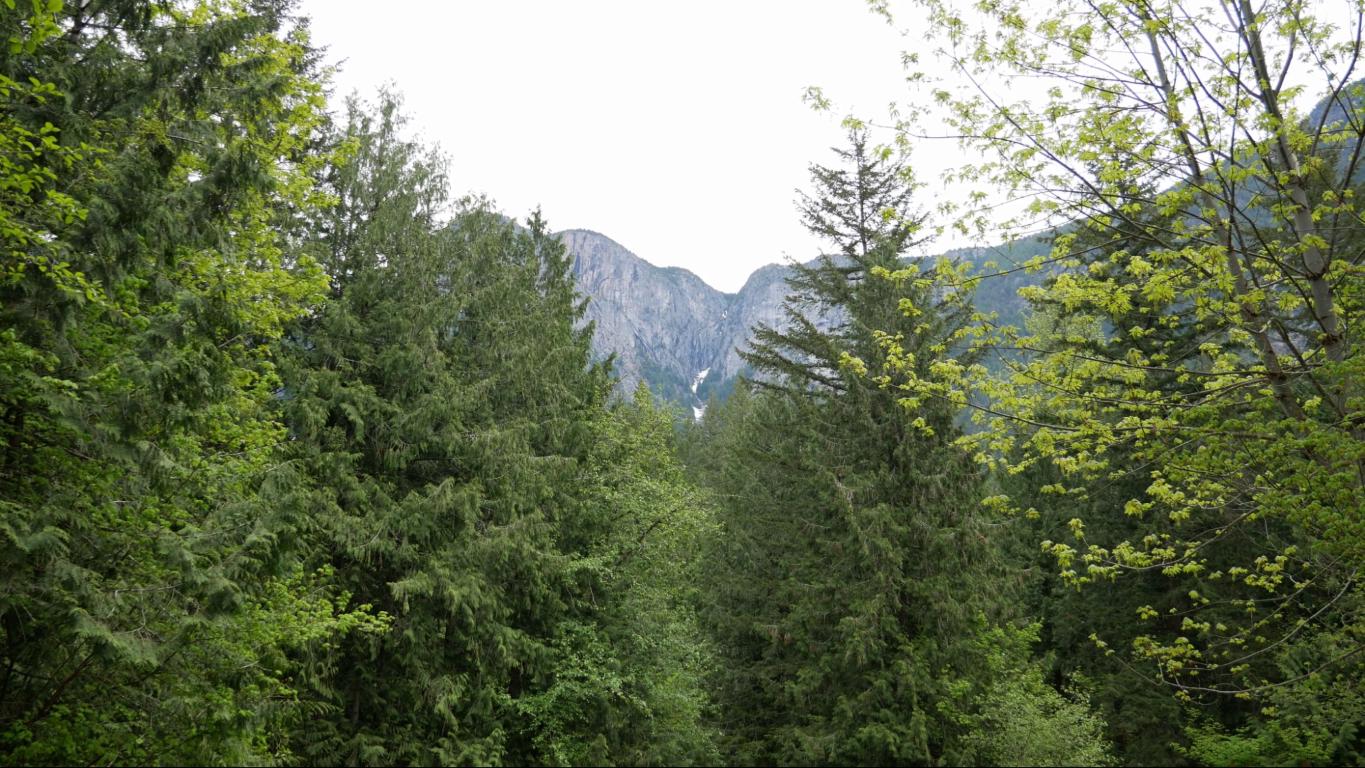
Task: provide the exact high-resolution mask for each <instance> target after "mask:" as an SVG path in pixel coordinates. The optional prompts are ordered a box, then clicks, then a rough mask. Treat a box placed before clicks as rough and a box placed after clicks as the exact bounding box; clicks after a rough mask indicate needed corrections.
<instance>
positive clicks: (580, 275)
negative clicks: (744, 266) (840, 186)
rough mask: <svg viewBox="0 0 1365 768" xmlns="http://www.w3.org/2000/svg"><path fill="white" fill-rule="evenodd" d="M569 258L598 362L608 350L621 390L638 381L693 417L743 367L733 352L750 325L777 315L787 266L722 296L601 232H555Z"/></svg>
mask: <svg viewBox="0 0 1365 768" xmlns="http://www.w3.org/2000/svg"><path fill="white" fill-rule="evenodd" d="M559 237H560V239H562V240H563V241H564V243H565V245H566V246H567V247H568V249H569V253H570V254H571V255H572V256H573V269H574V277H575V278H576V279H577V281H578V289H579V290H580V291H582V292H583V293H584V294H586V295H587V296H588V297H589V298H590V299H591V301H590V302H589V304H588V312H587V319H588V320H589V321H591V322H592V323H594V324H595V326H596V333H595V336H594V347H595V350H596V352H597V354H598V355H599V356H600V357H605V356H606V355H608V354H611V353H615V355H616V373H617V376H619V377H620V379H621V386H622V388H623V389H624V390H625V391H627V392H630V391H633V390H634V389H635V387H636V386H638V385H639V384H640V383H641V382H644V383H645V384H647V385H648V386H649V387H650V389H652V390H653V391H654V392H655V393H656V394H658V395H659V396H661V397H663V398H665V399H667V400H671V401H673V402H676V403H680V404H684V405H688V406H691V407H692V408H695V409H697V410H698V412H700V409H701V408H703V407H704V405H705V402H706V399H707V398H708V397H709V396H710V395H711V394H713V393H719V394H722V395H723V394H725V393H727V392H728V391H729V389H730V388H732V387H733V386H734V381H735V378H736V377H737V376H738V375H739V374H740V373H741V371H742V369H743V362H742V361H741V360H740V359H739V353H738V352H737V351H736V350H737V348H739V347H741V346H742V345H743V344H744V343H745V341H747V339H748V335H749V329H750V328H751V327H753V326H754V325H756V324H758V323H760V322H764V323H776V322H778V321H779V320H780V318H781V314H782V299H783V297H784V296H785V293H786V276H787V273H788V269H787V268H786V267H782V266H779V265H776V264H773V265H769V266H766V267H763V268H762V269H760V270H758V271H757V272H755V273H754V274H753V275H751V276H750V277H749V280H748V282H746V283H745V284H744V287H743V288H742V289H741V290H740V291H739V293H722V292H721V291H718V290H716V289H715V288H712V287H711V286H709V285H707V284H706V283H705V282H704V281H702V279H701V278H699V277H697V276H696V275H695V274H693V273H691V272H689V271H687V270H685V269H680V268H678V267H656V266H654V265H653V264H650V263H649V262H647V261H645V260H644V259H642V258H640V257H639V256H636V255H635V254H633V253H631V252H630V251H629V250H627V249H626V248H625V247H624V246H622V245H621V244H620V243H617V242H616V241H614V240H612V239H611V238H609V237H607V236H606V235H603V234H600V233H597V232H592V231H590V230H586V229H571V230H567V231H564V232H561V233H559Z"/></svg>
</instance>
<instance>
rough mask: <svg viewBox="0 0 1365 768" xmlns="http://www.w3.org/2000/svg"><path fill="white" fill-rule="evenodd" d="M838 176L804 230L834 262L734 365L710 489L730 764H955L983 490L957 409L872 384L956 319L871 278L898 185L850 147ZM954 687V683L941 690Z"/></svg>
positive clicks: (896, 170)
mask: <svg viewBox="0 0 1365 768" xmlns="http://www.w3.org/2000/svg"><path fill="white" fill-rule="evenodd" d="M837 152H838V155H839V157H840V159H841V160H842V161H844V165H842V166H840V167H837V168H824V167H818V166H817V167H814V168H813V169H812V173H811V175H812V179H813V181H814V184H815V192H814V194H812V195H810V196H804V197H803V198H802V213H803V214H804V217H805V223H806V225H807V227H808V228H809V229H810V230H811V231H812V232H814V233H816V234H818V235H821V236H822V237H824V238H826V239H827V240H829V241H831V242H832V243H833V244H834V245H836V246H837V249H838V250H837V251H836V252H835V253H832V254H828V255H825V256H822V257H821V258H820V259H819V261H818V262H817V263H816V264H815V265H814V266H798V267H796V269H795V276H794V277H793V278H792V279H791V281H790V284H791V287H792V295H791V296H790V297H789V299H788V301H787V303H786V305H785V309H786V316H787V324H788V327H787V328H785V329H778V328H773V327H760V328H758V329H757V330H756V332H755V342H754V344H753V349H752V351H750V352H749V353H747V354H746V355H745V359H746V360H747V361H748V362H749V364H750V365H752V366H753V368H754V370H755V371H756V375H755V385H756V386H757V387H758V389H759V391H760V392H761V393H763V394H761V395H760V396H758V397H756V398H754V399H753V400H751V401H748V402H747V403H746V402H745V400H744V399H741V401H740V403H738V404H736V405H735V406H734V407H733V413H727V414H724V417H725V418H730V417H733V415H735V414H737V415H739V417H740V419H741V421H742V426H741V425H736V426H735V427H734V428H732V429H731V430H729V431H728V432H729V434H728V436H727V441H725V442H723V443H722V447H719V450H717V454H718V455H723V456H725V457H726V461H729V462H732V464H731V465H730V466H728V467H722V468H721V469H720V471H719V473H718V476H714V477H712V478H710V482H711V484H712V485H713V486H714V487H715V488H717V490H719V492H720V494H721V497H722V498H723V499H724V503H723V504H722V506H721V521H722V524H723V526H724V528H723V534H722V538H721V543H720V550H719V552H718V554H717V557H716V563H715V566H716V573H717V574H718V575H717V582H716V588H715V589H716V593H717V605H716V610H715V620H716V625H717V627H718V630H719V639H720V645H721V648H722V650H723V652H724V653H725V655H726V659H725V668H724V671H723V672H722V673H721V675H720V676H719V677H720V680H721V684H720V689H719V696H720V705H721V706H722V707H723V712H724V714H723V717H722V722H723V723H725V727H726V730H727V732H728V735H729V736H730V737H731V741H730V744H729V745H728V746H729V747H730V749H731V750H732V752H733V754H734V756H735V758H736V759H737V760H739V761H740V762H745V763H750V762H758V763H763V762H773V761H776V762H784V763H829V762H833V763H907V762H932V761H936V760H938V759H940V758H941V757H942V756H943V755H944V754H945V752H946V751H948V750H951V749H952V736H953V734H952V731H953V728H952V727H951V724H950V723H948V722H946V721H945V719H944V717H943V716H942V714H941V711H940V709H939V706H940V705H941V704H943V703H945V702H947V700H948V690H947V686H948V683H949V679H948V678H946V677H945V670H948V669H952V668H953V665H954V664H957V663H961V662H962V661H964V657H963V655H962V654H961V653H960V652H959V651H958V650H957V645H958V644H960V643H961V642H962V640H963V639H964V638H967V637H969V636H970V635H971V634H972V630H973V626H974V625H973V621H974V617H975V615H976V614H977V613H978V612H979V611H981V610H983V609H984V607H985V606H984V605H983V603H982V601H981V600H980V597H981V596H982V590H981V588H980V586H981V585H980V581H979V580H980V574H981V573H982V572H983V568H982V565H983V561H984V560H985V559H986V558H988V557H989V547H988V546H986V545H985V544H984V543H983V541H984V540H983V538H982V536H981V533H980V531H979V530H977V527H978V526H977V521H976V519H975V516H974V510H975V509H976V507H977V501H978V490H977V489H978V486H979V476H978V473H977V471H976V470H975V469H974V468H973V467H972V466H971V464H970V462H968V461H967V460H966V458H965V457H963V456H961V455H959V453H958V452H957V451H956V449H954V448H953V447H952V445H951V442H952V439H953V437H954V435H955V433H956V428H955V427H954V426H953V418H954V415H955V414H954V412H953V410H952V408H951V407H949V406H947V405H944V404H941V403H928V404H925V406H924V407H923V408H922V409H920V410H919V411H917V412H911V411H909V410H907V409H905V408H903V407H902V406H900V405H899V404H897V402H896V399H895V397H893V396H890V395H889V394H888V393H886V392H884V391H882V390H881V389H879V388H878V387H877V386H876V385H875V384H872V383H869V382H866V381H865V380H864V378H863V377H862V376H861V375H860V373H861V371H862V370H864V369H865V367H866V366H868V365H875V364H876V360H877V358H878V357H879V356H880V355H881V351H880V350H881V347H880V345H879V342H878V338H877V337H876V335H875V334H874V332H873V329H881V330H888V331H889V332H891V333H900V334H904V336H905V338H906V341H905V343H906V344H907V345H908V346H910V347H912V348H914V349H915V350H916V351H917V352H920V353H922V354H923V361H924V364H925V365H927V364H930V363H931V362H933V361H934V360H936V359H937V358H938V355H937V354H935V353H934V352H933V351H931V348H932V347H934V346H936V345H946V344H948V343H950V341H951V336H952V333H953V331H954V330H955V328H956V327H957V326H958V325H959V324H960V323H961V313H962V312H963V311H964V310H963V309H962V308H961V306H954V305H952V304H951V303H950V302H949V301H945V300H944V299H943V298H941V297H937V296H934V295H933V291H932V289H931V288H930V287H928V286H924V287H920V283H915V284H914V286H915V287H914V289H913V292H912V294H911V295H910V297H909V298H906V299H904V302H905V304H904V308H906V309H910V310H911V311H910V312H909V313H905V312H902V308H903V304H902V296H901V294H900V293H899V292H898V291H897V286H896V285H895V284H894V283H893V282H891V281H887V280H883V279H876V278H874V276H873V273H874V272H881V271H895V270H900V269H902V268H903V266H904V265H903V264H902V263H901V259H902V258H903V257H904V256H905V255H906V252H907V250H908V249H909V248H910V247H911V246H912V244H913V238H914V233H915V231H916V228H917V219H916V217H915V215H914V212H913V210H912V209H911V207H910V206H911V196H912V190H911V185H910V183H909V181H908V179H907V177H906V175H905V170H904V168H903V167H902V166H900V165H899V164H897V163H896V162H895V161H894V160H892V159H891V158H888V157H886V156H885V155H882V154H879V153H875V152H873V151H872V150H871V148H870V147H868V144H867V136H866V134H865V133H864V132H862V131H853V132H852V133H851V135H850V146H849V147H848V148H846V149H840V150H837ZM949 674H951V673H949Z"/></svg>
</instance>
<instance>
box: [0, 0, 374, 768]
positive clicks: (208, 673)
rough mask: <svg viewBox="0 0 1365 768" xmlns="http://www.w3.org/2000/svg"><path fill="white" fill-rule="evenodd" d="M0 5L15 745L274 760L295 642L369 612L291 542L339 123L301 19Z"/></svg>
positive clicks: (214, 9) (2, 623) (0, 710)
mask: <svg viewBox="0 0 1365 768" xmlns="http://www.w3.org/2000/svg"><path fill="white" fill-rule="evenodd" d="M10 6H11V7H10V8H9V9H8V10H6V11H4V12H0V37H3V38H4V39H5V40H6V45H5V46H4V48H3V51H0V104H3V106H2V107H0V115H3V116H0V123H3V130H2V131H0V134H2V135H3V138H0V155H2V156H3V157H4V163H3V170H2V171H0V248H2V249H3V251H2V252H3V263H2V264H0V371H3V373H0V530H2V531H3V535H0V558H3V560H4V562H5V568H4V575H3V577H2V578H3V582H4V586H3V590H2V591H3V593H4V594H5V597H4V599H3V600H0V666H2V667H3V673H0V752H3V754H5V756H6V761H7V762H17V763H48V762H51V763H58V764H72V763H82V764H84V763H95V762H120V761H121V762H168V763H199V762H209V761H215V760H220V761H225V762H260V761H270V760H276V759H283V758H285V757H287V753H285V752H284V751H283V750H282V748H281V743H280V734H281V732H282V731H284V730H286V729H287V728H288V727H289V725H290V724H291V723H294V722H297V721H298V718H300V717H301V716H302V713H301V712H300V711H299V710H298V709H297V708H295V707H292V706H289V705H288V704H287V703H285V702H288V701H289V699H290V697H291V695H292V687H291V681H290V679H289V674H288V669H287V666H288V665H287V663H286V661H287V660H286V653H287V652H288V651H289V650H290V648H292V647H294V646H296V645H297V644H299V643H302V642H306V641H307V640H309V639H313V638H322V637H332V636H335V635H337V634H340V633H342V632H343V631H344V630H345V628H346V627H347V626H349V625H356V624H364V623H366V622H367V621H368V619H366V617H365V616H364V615H363V614H360V613H351V612H348V611H347V610H346V608H345V603H346V596H344V595H340V594H337V593H335V592H334V591H333V590H332V589H331V587H330V585H329V584H328V583H327V582H326V577H325V574H317V573H311V572H305V571H303V570H301V569H300V568H299V566H298V562H297V560H295V559H294V558H293V557H292V556H291V553H290V546H289V544H290V541H291V540H292V538H293V534H294V533H295V532H296V531H297V523H298V520H297V518H296V517H295V516H294V513H295V512H297V510H296V509H293V508H290V507H288V506H287V505H279V506H276V505H275V504H273V503H271V501H270V499H269V497H270V494H271V492H270V488H271V487H272V486H276V485H287V484H288V477H289V471H288V469H287V468H282V467H280V466H279V465H278V464H276V463H275V461H274V458H275V454H274V451H275V447H276V445H277V443H278V442H279V441H280V440H281V439H283V435H284V433H283V428H282V426H281V425H280V423H279V420H278V418H277V412H276V408H275V406H276V402H275V398H274V391H275V389H276V388H277V387H278V383H279V382H278V378H277V376H276V372H275V368H274V362H275V358H276V352H277V349H278V342H279V339H280V336H281V334H282V332H283V326H284V325H285V323H287V322H288V321H290V320H291V319H292V318H295V317H298V316H299V315H301V314H303V313H305V312H307V311H308V309H309V308H310V306H311V305H312V304H313V303H314V302H315V301H317V300H318V299H319V298H320V288H321V285H320V282H319V279H318V272H317V269H316V265H315V264H313V263H312V262H311V261H310V260H309V259H307V258H306V257H304V256H302V255H300V254H299V253H298V252H297V251H295V250H294V249H293V244H292V243H291V242H290V241H289V240H288V239H287V238H286V237H284V236H283V235H282V234H281V231H282V230H284V229H287V228H288V227H289V226H291V223H292V222H293V221H295V220H296V219H299V218H304V217H307V216H309V215H311V213H312V212H313V211H314V210H316V207H317V205H318V203H319V200H318V199H317V198H316V197H315V196H314V194H313V187H312V183H311V181H312V175H311V172H312V170H313V169H314V168H315V167H316V165H317V163H318V162H320V161H321V157H322V156H321V155H320V154H315V153H313V152H312V150H313V147H312V146H311V142H312V139H313V137H314V135H315V132H316V130H317V128H318V127H319V126H320V124H321V122H322V121H323V119H324V114H323V111H322V92H321V84H320V81H319V77H318V74H317V73H316V72H315V71H314V66H313V63H312V53H311V51H310V49H309V47H308V44H307V32H306V29H305V28H304V27H302V26H291V25H290V24H289V23H288V21H287V19H286V12H287V4H285V3H274V2H241V3H214V4H197V3H161V4H145V3H134V2H85V3H72V4H66V5H63V4H62V3H24V4H20V5H18V6H16V5H15V4H10Z"/></svg>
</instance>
